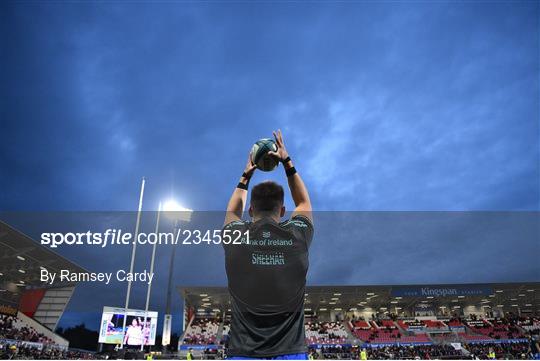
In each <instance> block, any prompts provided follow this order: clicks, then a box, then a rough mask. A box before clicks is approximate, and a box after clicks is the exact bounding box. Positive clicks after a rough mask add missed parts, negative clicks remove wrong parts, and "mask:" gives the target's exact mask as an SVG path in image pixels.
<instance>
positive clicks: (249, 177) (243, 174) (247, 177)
mask: <svg viewBox="0 0 540 361" xmlns="http://www.w3.org/2000/svg"><path fill="white" fill-rule="evenodd" d="M242 178H246V179H247V180H248V181H249V180H250V179H251V176H248V175H247V173H246V172H244V173H242Z"/></svg>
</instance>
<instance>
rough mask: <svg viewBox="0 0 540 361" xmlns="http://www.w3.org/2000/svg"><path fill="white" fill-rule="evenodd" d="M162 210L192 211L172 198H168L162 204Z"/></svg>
mask: <svg viewBox="0 0 540 361" xmlns="http://www.w3.org/2000/svg"><path fill="white" fill-rule="evenodd" d="M163 210H164V211H165V212H193V210H191V209H189V208H185V207H183V206H181V205H180V204H178V203H177V202H176V201H175V200H174V199H169V200H168V201H166V202H165V203H164V204H163Z"/></svg>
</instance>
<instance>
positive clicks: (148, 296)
mask: <svg viewBox="0 0 540 361" xmlns="http://www.w3.org/2000/svg"><path fill="white" fill-rule="evenodd" d="M160 215H161V202H159V208H158V212H157V221H156V232H155V233H156V237H158V239H159V216H160ZM158 239H156V242H155V243H154V246H153V247H152V258H151V260H150V274H153V273H154V260H155V259H156V245H157V241H158ZM152 279H154V278H153V277H152ZM151 290H152V281H150V282H149V283H148V289H147V290H146V305H145V306H144V326H146V325H147V323H146V318H147V317H148V304H149V303H150V292H151ZM143 349H144V334H143V342H141V351H142V350H143Z"/></svg>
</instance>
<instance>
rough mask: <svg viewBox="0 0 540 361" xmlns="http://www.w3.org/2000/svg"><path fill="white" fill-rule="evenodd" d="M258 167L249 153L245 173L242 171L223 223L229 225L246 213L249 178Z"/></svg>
mask: <svg viewBox="0 0 540 361" xmlns="http://www.w3.org/2000/svg"><path fill="white" fill-rule="evenodd" d="M256 168H257V166H256V165H254V164H253V163H252V162H251V157H250V156H249V155H248V160H247V163H246V166H245V168H244V173H242V176H241V177H240V181H239V182H238V185H237V186H236V188H235V189H234V191H233V193H232V195H231V199H229V204H228V205H227V213H226V214H225V222H224V224H223V225H227V224H229V223H231V222H234V221H238V220H240V219H242V214H243V213H244V208H245V206H246V200H247V194H248V192H247V189H248V184H249V180H250V179H251V176H252V175H253V173H254V172H255V169H256Z"/></svg>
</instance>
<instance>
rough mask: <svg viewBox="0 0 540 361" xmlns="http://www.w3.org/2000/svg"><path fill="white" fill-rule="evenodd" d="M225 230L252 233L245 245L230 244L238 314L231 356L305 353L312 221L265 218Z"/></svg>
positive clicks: (227, 257) (229, 270)
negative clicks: (284, 220) (307, 284)
mask: <svg viewBox="0 0 540 361" xmlns="http://www.w3.org/2000/svg"><path fill="white" fill-rule="evenodd" d="M224 230H229V231H240V232H242V234H244V235H246V237H245V238H244V243H242V244H228V245H224V248H225V265H226V270H227V277H228V282H229V292H230V294H231V298H232V310H233V316H232V320H231V330H230V335H229V337H230V340H229V353H230V354H232V355H234V356H252V357H271V356H276V355H284V354H294V353H302V352H305V351H306V347H305V337H304V313H303V309H304V292H305V285H306V274H307V270H308V265H309V261H308V249H309V245H310V243H311V239H312V237H313V226H312V225H311V222H310V221H309V220H308V219H307V218H305V217H302V216H296V217H294V218H292V219H291V220H289V221H287V222H283V223H279V224H278V223H277V222H275V221H274V220H272V219H271V218H263V219H261V220H258V221H256V222H254V223H252V222H243V221H236V222H232V223H230V224H229V225H227V226H226V227H225V228H224Z"/></svg>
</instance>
